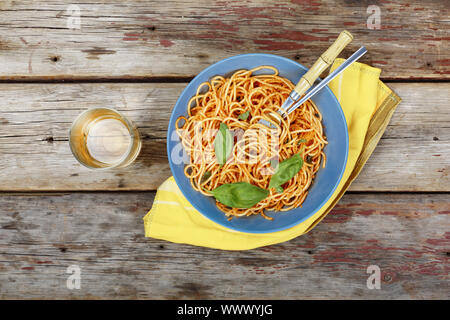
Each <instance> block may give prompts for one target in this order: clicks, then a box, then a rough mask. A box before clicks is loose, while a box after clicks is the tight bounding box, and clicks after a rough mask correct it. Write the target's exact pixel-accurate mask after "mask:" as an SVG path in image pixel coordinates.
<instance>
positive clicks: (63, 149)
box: [0, 83, 450, 191]
mask: <svg viewBox="0 0 450 320" xmlns="http://www.w3.org/2000/svg"><path fill="white" fill-rule="evenodd" d="M184 86H185V84H169V83H167V84H165V83H163V84H151V83H150V84H130V83H122V84H115V83H103V84H92V83H88V84H0V97H1V99H2V108H1V110H0V123H1V125H0V169H1V170H0V181H2V184H1V185H0V191H33V190H34V191H36V190H40V191H46V190H47V191H51V190H65V191H68V190H154V189H156V188H157V186H158V185H159V184H160V183H161V182H162V181H164V180H165V179H166V178H168V177H169V176H170V174H171V173H170V169H169V165H168V162H167V155H166V142H165V138H166V130H167V125H168V121H169V117H170V112H171V109H172V106H173V105H174V104H175V101H176V99H177V97H178V95H179V94H180V92H181V90H182V89H183V87H184ZM392 87H393V89H394V90H395V91H396V92H397V93H398V94H399V95H400V96H401V97H402V98H403V99H404V100H403V102H402V103H401V104H400V106H399V107H398V109H397V111H396V113H395V114H394V116H393V118H392V121H391V123H390V125H389V127H388V128H387V131H386V133H385V135H384V137H383V138H382V140H381V142H380V144H379V146H378V147H377V148H376V150H375V152H374V154H373V155H372V157H371V158H370V159H369V162H368V163H367V166H366V167H365V169H364V171H363V172H362V173H361V175H360V177H359V178H358V179H357V180H356V181H355V182H354V184H353V185H352V187H351V190H353V191H368V190H373V191H449V190H450V178H449V176H448V173H449V168H450V160H449V159H450V130H449V125H448V124H449V122H450V110H449V108H448V103H449V102H450V93H449V92H450V84H447V83H437V84H434V83H424V84H410V83H405V84H404V83H395V84H392ZM95 106H108V107H113V108H117V109H118V110H120V111H122V112H123V113H124V114H125V115H126V116H128V117H129V118H130V119H131V120H133V121H135V123H136V124H137V126H138V127H139V130H140V132H141V134H142V137H143V149H142V152H141V155H140V156H139V157H138V159H137V161H136V163H135V164H133V165H132V166H131V167H129V168H125V169H117V170H111V171H100V172H94V171H92V170H88V169H86V168H84V167H82V166H81V165H79V164H78V163H77V162H76V160H75V159H74V158H73V156H72V154H71V152H70V149H69V144H68V138H67V135H68V130H69V127H70V125H71V122H72V121H73V119H74V118H75V117H76V116H77V115H78V114H79V113H80V112H81V111H82V110H85V109H86V108H90V107H95Z"/></svg>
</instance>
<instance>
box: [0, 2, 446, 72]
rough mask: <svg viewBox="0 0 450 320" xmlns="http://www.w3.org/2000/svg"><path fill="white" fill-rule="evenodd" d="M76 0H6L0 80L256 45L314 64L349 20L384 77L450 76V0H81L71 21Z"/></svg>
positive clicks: (179, 62)
mask: <svg viewBox="0 0 450 320" xmlns="http://www.w3.org/2000/svg"><path fill="white" fill-rule="evenodd" d="M71 3H72V2H70V1H64V0H52V1H2V2H1V3H0V21H1V24H0V60H1V61H2V63H1V65H0V79H20V78H27V79H34V78H47V79H55V78H62V79H72V78H77V79H83V78H91V77H94V78H142V77H155V76H183V77H186V76H188V77H191V76H194V75H196V74H197V73H198V72H199V71H200V70H201V69H203V68H205V67H206V66H208V65H210V64H211V63H214V62H216V61H218V60H221V59H223V58H225V57H229V56H232V55H236V54H241V53H250V52H267V53H274V54H279V55H282V56H286V57H288V58H291V59H295V60H297V61H299V62H301V63H303V64H305V65H306V66H310V65H311V64H312V63H313V62H314V60H315V59H317V57H318V56H319V55H320V54H321V53H322V52H323V51H324V50H325V49H326V48H327V47H328V46H329V44H330V42H331V41H332V40H333V39H334V38H335V37H336V36H337V34H338V33H339V32H340V31H341V30H343V29H348V30H350V31H351V32H352V33H353V34H354V35H355V41H354V44H352V45H350V46H349V47H348V48H347V49H346V50H345V51H344V53H343V56H348V55H349V54H350V53H351V52H352V51H354V50H355V49H356V48H357V47H359V46H360V45H362V44H364V45H365V46H366V47H367V48H368V50H369V53H368V54H367V55H366V56H365V57H363V60H362V61H364V62H367V63H370V64H372V65H374V66H377V67H381V68H383V74H382V76H383V77H385V78H391V79H392V78H396V79H407V78H446V79H448V78H449V75H450V69H449V66H450V64H449V61H450V60H449V59H450V55H449V52H450V50H449V49H450V47H449V43H450V41H449V40H450V38H449V36H448V30H449V20H448V16H449V11H448V10H449V6H448V2H447V1H432V0H426V1H424V0H408V1H403V0H393V1H371V2H367V1H345V0H334V1H328V2H326V3H325V2H322V1H318V0H317V1H316V0H305V1H298V0H281V1H271V0H263V1H260V0H258V1H257V0H251V1H248V0H235V1H207V2H205V1H193V0H188V1H186V0H174V1H104V0H102V1H88V2H81V1H78V2H77V6H78V8H79V10H80V12H79V13H80V15H81V17H80V18H81V19H80V28H79V29H76V28H75V29H69V28H68V26H69V27H77V24H76V21H74V20H73V19H72V20H70V19H71V18H74V17H75V19H76V11H73V10H72V9H71V8H69V5H70V4H71ZM373 4H375V5H378V7H379V8H380V18H381V24H380V29H379V30H369V29H368V28H367V21H368V18H369V15H371V14H372V13H373V12H369V13H368V12H367V9H368V6H369V5H373ZM75 8H76V7H75ZM68 9H69V10H72V11H68ZM71 14H72V16H71ZM68 22H69V25H68ZM70 22H72V24H70Z"/></svg>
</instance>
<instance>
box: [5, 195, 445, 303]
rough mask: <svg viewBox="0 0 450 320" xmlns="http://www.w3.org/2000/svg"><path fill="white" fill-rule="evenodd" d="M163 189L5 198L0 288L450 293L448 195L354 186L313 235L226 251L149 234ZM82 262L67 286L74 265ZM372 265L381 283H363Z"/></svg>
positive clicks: (392, 295) (284, 294) (14, 291)
mask: <svg viewBox="0 0 450 320" xmlns="http://www.w3.org/2000/svg"><path fill="white" fill-rule="evenodd" d="M153 197H154V193H152V192H150V193H75V194H49V195H45V196H42V195H38V196H36V195H32V194H30V195H17V196H14V195H3V196H2V197H0V208H2V209H1V214H0V271H1V272H0V298H2V299H4V298H18V299H24V298H51V299H55V298H63V299H64V298H89V299H96V298H102V299H108V298H111V299H118V298H122V299H131V298H133V299H134V298H150V299H158V298H163V299H167V298H169V299H183V298H184V299H193V298H218V299H222V298H225V299H226V298H228V299H230V298H233V299H242V298H264V299H265V298H268V299H279V298H290V299H303V298H313V299H314V298H316V299H317V298H332V299H335V298H341V299H344V298H364V299H380V298H383V299H423V298H431V299H437V298H440V299H447V298H448V295H449V292H450V291H449V290H450V288H449V276H448V275H449V271H450V265H449V248H450V246H449V245H450V235H449V232H448V230H449V227H450V225H449V220H448V214H449V213H450V211H449V209H450V208H449V204H448V195H447V194H425V195H420V196H419V195H413V194H347V195H345V196H344V198H343V199H342V201H341V202H340V203H339V205H338V206H337V207H336V208H335V209H334V211H333V212H332V213H331V214H330V215H329V216H328V217H326V218H325V219H324V221H323V222H322V223H320V224H319V225H318V226H317V227H316V228H315V229H314V230H312V231H311V232H310V233H309V234H307V235H304V236H301V237H299V238H296V239H294V240H292V241H289V242H286V243H283V244H279V245H274V246H270V247H264V248H260V249H255V250H251V251H243V252H226V251H218V250H213V249H205V248H198V247H193V246H188V245H179V244H172V243H169V242H164V241H159V240H154V239H148V238H144V236H143V234H144V230H143V223H142V220H141V219H142V217H143V216H144V214H145V213H146V212H147V210H148V209H149V208H150V207H151V204H152V201H153ZM69 265H78V266H80V268H81V289H80V290H69V289H67V288H66V280H67V277H68V276H69V275H68V274H66V269H67V267H68V266H69ZM369 265H377V266H379V267H380V269H381V289H380V290H369V289H367V287H366V280H367V278H368V276H369V275H368V274H367V272H366V270H367V267H368V266H369Z"/></svg>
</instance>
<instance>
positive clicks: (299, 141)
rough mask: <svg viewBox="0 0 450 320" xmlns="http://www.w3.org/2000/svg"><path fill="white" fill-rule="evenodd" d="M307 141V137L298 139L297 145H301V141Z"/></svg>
mask: <svg viewBox="0 0 450 320" xmlns="http://www.w3.org/2000/svg"><path fill="white" fill-rule="evenodd" d="M305 142H308V141H307V140H306V139H300V140H298V142H297V145H300V143H305Z"/></svg>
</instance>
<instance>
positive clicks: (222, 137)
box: [214, 123, 234, 165]
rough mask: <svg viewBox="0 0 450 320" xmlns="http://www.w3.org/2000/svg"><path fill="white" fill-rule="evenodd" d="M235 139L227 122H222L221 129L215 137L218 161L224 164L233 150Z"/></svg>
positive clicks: (215, 150)
mask: <svg viewBox="0 0 450 320" xmlns="http://www.w3.org/2000/svg"><path fill="white" fill-rule="evenodd" d="M233 145H234V140H233V136H232V135H231V132H230V130H229V129H228V126H227V125H226V124H225V123H221V124H220V128H219V131H217V135H216V138H215V139H214V152H215V154H216V158H217V162H218V163H219V164H220V165H224V164H225V163H226V162H227V159H228V157H229V156H230V154H231V151H232V150H233Z"/></svg>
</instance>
